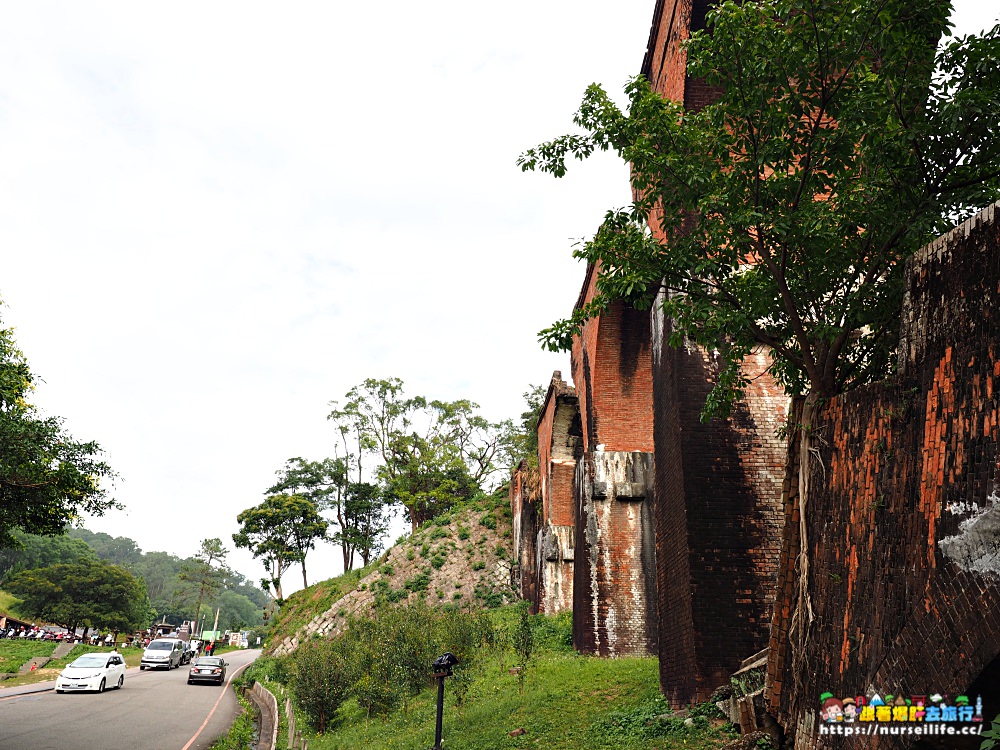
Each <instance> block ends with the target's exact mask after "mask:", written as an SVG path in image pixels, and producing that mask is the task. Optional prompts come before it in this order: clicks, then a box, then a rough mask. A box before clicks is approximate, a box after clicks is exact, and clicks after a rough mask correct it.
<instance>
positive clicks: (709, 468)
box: [654, 316, 787, 705]
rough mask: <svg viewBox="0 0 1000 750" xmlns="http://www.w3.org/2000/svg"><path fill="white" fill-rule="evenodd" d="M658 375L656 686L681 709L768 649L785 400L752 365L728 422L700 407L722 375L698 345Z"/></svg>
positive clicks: (673, 353)
mask: <svg viewBox="0 0 1000 750" xmlns="http://www.w3.org/2000/svg"><path fill="white" fill-rule="evenodd" d="M666 326H668V322H667V321H665V320H663V319H662V316H659V320H658V321H657V323H656V325H655V326H654V329H655V330H656V331H657V332H658V335H656V336H655V337H654V342H655V343H654V345H655V346H657V349H658V352H659V355H658V356H657V357H656V358H655V359H654V372H655V377H656V381H655V382H656V389H655V394H654V395H655V404H656V406H655V409H656V411H655V415H656V454H655V455H656V521H655V525H656V560H657V585H658V590H659V595H660V600H659V608H660V609H659V628H660V631H659V643H660V649H659V654H660V684H661V688H662V690H663V692H664V695H665V696H666V697H667V698H668V699H669V700H670V701H671V702H672V703H673V704H674V705H686V704H688V703H691V702H696V701H702V700H705V699H707V698H708V697H709V695H710V694H711V693H712V691H713V690H714V689H715V688H717V687H719V686H720V685H723V684H727V683H728V681H729V675H730V674H732V673H733V672H734V671H736V669H738V668H739V665H740V662H741V660H743V659H744V658H746V657H749V656H751V655H753V654H754V653H756V652H757V651H759V650H760V649H762V648H764V647H765V646H766V645H767V641H768V634H769V626H770V614H771V608H772V606H773V601H774V589H775V574H776V571H777V567H778V557H779V553H780V548H781V528H782V523H783V520H784V519H783V512H782V511H783V509H782V506H781V481H782V478H783V476H784V461H785V447H784V442H783V440H781V439H780V438H779V437H778V436H777V430H778V428H779V427H780V426H783V425H784V423H785V420H786V406H787V399H786V398H785V397H784V395H783V392H782V389H781V388H780V387H778V386H777V385H776V384H775V383H774V381H773V379H771V378H770V377H769V376H768V375H767V374H765V373H764V370H765V369H766V366H767V364H768V357H767V356H766V355H756V356H753V357H750V358H748V360H747V361H746V362H745V363H744V369H745V372H746V373H747V375H748V376H749V377H750V378H751V379H752V386H751V387H750V389H748V391H747V394H746V397H745V398H744V399H743V400H742V401H740V402H739V403H738V404H737V405H736V407H735V409H734V411H733V414H732V415H731V416H730V417H729V418H728V419H726V420H715V421H712V422H710V423H703V422H702V421H701V420H700V412H701V409H702V407H703V405H704V403H705V397H706V396H707V395H708V391H709V389H710V388H711V386H712V383H713V381H714V380H715V377H716V375H717V372H718V362H717V360H716V359H715V358H714V357H713V356H711V355H710V354H708V353H707V352H705V351H704V350H702V349H700V348H697V347H687V348H684V349H672V348H670V347H668V346H667V345H666V338H667V336H666V333H665V332H664V331H665V328H666Z"/></svg>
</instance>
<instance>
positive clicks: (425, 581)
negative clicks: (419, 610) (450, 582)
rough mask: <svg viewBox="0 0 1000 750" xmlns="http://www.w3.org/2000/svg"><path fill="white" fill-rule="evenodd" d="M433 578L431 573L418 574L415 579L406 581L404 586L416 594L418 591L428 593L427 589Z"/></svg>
mask: <svg viewBox="0 0 1000 750" xmlns="http://www.w3.org/2000/svg"><path fill="white" fill-rule="evenodd" d="M430 583H431V576H430V573H428V572H427V571H424V572H423V573H417V575H415V576H413V578H408V579H406V582H405V583H404V584H403V586H405V587H406V588H407V589H409V590H410V591H412V592H414V593H416V592H418V591H426V590H427V587H428V586H430Z"/></svg>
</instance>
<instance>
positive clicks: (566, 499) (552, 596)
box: [532, 371, 583, 614]
mask: <svg viewBox="0 0 1000 750" xmlns="http://www.w3.org/2000/svg"><path fill="white" fill-rule="evenodd" d="M582 439H583V433H582V427H581V424H580V407H579V400H578V399H577V396H576V391H575V390H574V389H573V388H572V387H571V386H569V385H567V384H566V383H565V382H563V379H562V373H560V372H558V371H556V372H554V373H553V374H552V380H551V382H550V383H549V389H548V391H547V392H546V394H545V400H544V401H543V402H542V412H541V416H540V418H539V420H538V465H539V473H540V496H541V504H542V507H541V515H540V517H539V523H538V526H537V529H536V539H535V540H534V544H533V545H532V548H533V550H534V553H535V559H534V566H535V578H536V580H537V581H538V591H537V596H536V597H535V599H533V600H532V602H533V604H534V606H535V608H536V610H537V611H539V612H545V613H547V614H556V613H557V612H561V611H563V610H566V609H570V608H571V607H572V606H573V556H574V547H575V534H576V513H575V509H574V501H573V474H574V472H575V470H576V460H577V457H578V456H579V455H580V453H581V451H582V447H581V442H582Z"/></svg>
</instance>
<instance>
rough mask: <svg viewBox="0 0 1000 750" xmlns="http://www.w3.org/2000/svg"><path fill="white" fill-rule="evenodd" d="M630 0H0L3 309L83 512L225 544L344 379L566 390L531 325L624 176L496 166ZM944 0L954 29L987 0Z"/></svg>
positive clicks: (601, 75) (639, 26) (621, 26)
mask: <svg viewBox="0 0 1000 750" xmlns="http://www.w3.org/2000/svg"><path fill="white" fill-rule="evenodd" d="M654 5H655V2H654V0H619V2H616V3H614V4H611V3H606V2H594V1H593V0H582V1H581V0H576V1H570V0H533V1H531V2H528V1H526V0H508V1H507V2H505V3H501V4H496V5H493V6H485V5H481V4H476V3H471V2H468V0H462V1H458V0H426V1H425V2H422V3H414V2H401V1H400V0H386V1H384V2H378V3H346V2H337V1H332V2H330V1H328V2H287V3H273V2H268V3H264V2H252V1H251V2H247V1H246V0H243V1H241V2H205V1H204V0H201V1H200V2H171V3H125V2H120V1H119V2H93V1H90V2H85V3H81V2H43V1H41V0H33V2H31V3H14V2H8V3H4V4H3V7H2V9H0V248H2V250H0V252H2V257H3V275H2V277H0V295H2V298H3V300H4V302H5V305H6V306H5V307H4V308H3V309H2V310H0V315H2V319H3V322H4V324H6V325H12V326H14V327H15V328H16V336H17V339H18V342H19V344H20V346H21V348H22V349H23V350H24V352H25V353H26V355H27V356H28V359H29V361H30V363H31V365H32V367H33V369H34V370H35V371H36V372H37V373H38V374H39V375H40V376H41V377H42V378H44V381H45V382H44V383H43V384H42V385H41V387H40V388H39V390H38V394H37V402H38V403H39V404H40V405H41V406H42V407H43V408H44V410H45V411H47V412H48V413H51V414H58V415H61V416H63V417H65V418H66V421H67V426H68V428H69V429H70V431H71V432H72V433H73V434H74V435H75V436H76V437H78V438H80V439H96V440H98V441H99V442H100V443H101V444H102V446H103V447H104V448H105V450H106V452H107V458H108V460H109V461H110V463H111V464H112V465H113V467H114V468H115V469H116V470H117V471H118V472H119V473H120V475H121V480H120V481H119V482H118V483H117V486H116V487H115V496H116V497H117V498H118V499H119V500H120V501H121V502H123V503H124V504H125V506H126V508H127V509H126V510H125V511H124V512H113V513H110V514H109V515H107V516H106V517H104V518H101V519H92V520H90V521H88V523H87V526H88V528H91V529H92V530H95V531H105V532H108V533H110V534H114V535H126V536H129V537H131V538H133V539H135V540H136V541H137V542H138V543H139V545H140V546H141V547H142V548H143V549H144V550H146V551H151V550H166V551H169V552H172V553H174V554H177V555H181V556H186V555H189V554H191V553H192V552H193V551H194V550H195V549H196V547H197V546H198V543H199V540H201V539H203V538H206V537H212V536H219V537H222V538H223V539H224V540H226V541H231V534H232V533H233V532H234V531H235V530H236V521H235V516H236V514H237V513H238V512H239V511H240V510H242V509H244V508H247V507H249V506H251V505H254V504H257V503H258V502H260V501H261V499H262V491H263V490H264V489H265V488H266V487H267V486H269V484H270V483H271V481H272V479H273V476H274V471H275V470H276V469H278V468H279V467H280V466H281V465H282V463H283V462H284V460H285V459H286V458H288V457H291V456H298V455H301V456H305V457H308V458H321V457H324V456H326V455H328V454H329V453H330V444H331V441H332V438H333V435H332V432H331V430H330V427H329V425H328V423H327V422H326V420H325V416H326V414H327V413H328V411H329V407H328V403H329V401H330V400H331V399H336V398H339V397H341V396H342V395H343V394H344V392H345V391H346V390H347V389H348V388H350V387H351V386H352V385H354V384H356V383H358V382H359V381H361V380H362V379H364V378H366V377H389V376H397V377H400V378H402V379H403V380H404V382H405V383H406V385H407V387H408V392H410V393H412V394H418V393H419V394H424V395H427V396H430V397H436V398H443V399H455V398H461V397H467V398H471V399H473V400H475V401H478V402H479V403H480V404H481V405H482V407H483V410H484V411H485V413H486V414H487V415H488V416H490V417H492V418H495V419H500V418H504V417H507V416H516V415H517V414H518V413H519V412H520V411H521V393H522V392H523V391H524V390H525V389H526V387H527V386H528V384H529V383H545V382H547V381H548V378H549V376H550V375H551V372H552V370H554V369H562V370H563V372H564V375H566V376H567V377H568V369H569V363H568V358H567V357H565V356H562V355H554V354H547V353H544V352H542V351H540V349H539V348H538V345H537V343H536V340H535V333H536V332H537V331H538V330H539V329H540V328H542V327H543V326H545V325H547V324H548V323H550V322H552V321H553V320H554V319H556V318H557V317H560V316H562V315H565V314H566V313H568V312H569V311H570V309H571V308H572V305H573V302H574V301H575V298H576V294H577V292H578V290H579V285H580V283H581V277H582V268H581V267H580V266H579V265H578V264H577V263H576V262H575V261H573V260H572V258H571V257H570V247H571V245H572V243H573V241H574V240H575V239H576V238H579V237H581V236H583V235H584V234H587V233H588V232H590V231H592V230H593V229H594V228H596V226H597V225H598V224H599V222H600V219H601V216H602V215H603V212H604V211H605V210H606V209H607V208H609V207H612V206H621V205H624V204H625V203H627V201H628V186H627V179H626V172H625V170H624V168H623V167H622V166H621V165H618V164H615V163H614V161H613V160H612V159H610V158H607V159H595V160H592V161H591V162H589V163H588V164H586V165H582V166H581V167H580V168H578V169H574V170H573V171H572V172H571V174H570V176H569V177H568V178H566V179H564V180H562V181H560V182H556V181H555V180H553V179H551V178H550V177H547V176H544V175H533V174H528V175H525V174H522V173H521V172H520V171H519V170H518V169H517V168H516V166H515V159H516V157H517V155H518V154H519V153H520V152H521V151H523V150H524V149H525V148H527V147H529V146H531V145H534V144H535V143H537V142H539V141H541V140H544V139H547V138H550V137H552V136H555V135H558V134H561V133H563V132H565V131H567V130H568V129H570V117H571V114H572V112H573V111H574V109H575V107H576V105H577V104H578V103H579V100H580V97H581V95H582V93H583V91H584V89H585V87H586V86H587V85H588V84H589V83H591V82H594V81H596V82H600V83H603V84H605V86H606V87H608V88H609V89H612V90H615V91H618V90H620V88H621V86H622V85H623V84H624V83H625V81H626V79H627V78H628V77H629V76H630V75H632V74H635V73H636V72H638V70H639V67H640V65H641V62H642V58H643V53H644V50H645V44H646V40H647V37H648V33H649V25H650V21H651V18H652V14H653V7H654ZM956 5H957V6H958V8H959V16H958V19H957V20H958V23H959V25H960V28H961V29H962V30H976V29H978V28H981V27H983V26H986V25H992V21H993V17H995V16H996V15H997V13H996V11H995V9H994V8H995V6H994V4H993V2H992V1H987V0H958V2H957V3H956ZM167 518H171V520H170V521H169V522H167V521H166V520H165V519H167ZM314 555H315V557H314V558H313V559H312V560H311V561H310V565H309V569H310V573H311V576H312V577H313V578H318V577H328V576H331V575H334V574H335V573H337V572H339V570H338V569H337V567H336V565H337V554H336V553H335V551H334V550H332V549H331V548H327V549H325V550H321V551H317V552H316V553H314ZM231 562H233V563H234V564H235V565H236V567H237V569H239V570H241V571H242V572H243V573H244V574H245V575H247V576H248V577H250V578H251V579H252V580H256V579H257V578H259V577H260V575H261V572H262V570H261V569H260V568H259V565H258V563H256V562H255V561H253V560H251V558H250V557H249V555H247V554H245V553H242V552H239V553H234V554H233V555H232V556H231ZM297 581H298V583H297ZM300 583H301V580H300V577H299V574H298V572H297V571H292V572H291V573H290V574H289V575H288V577H287V579H286V591H287V590H293V589H294V588H297V587H298V585H300Z"/></svg>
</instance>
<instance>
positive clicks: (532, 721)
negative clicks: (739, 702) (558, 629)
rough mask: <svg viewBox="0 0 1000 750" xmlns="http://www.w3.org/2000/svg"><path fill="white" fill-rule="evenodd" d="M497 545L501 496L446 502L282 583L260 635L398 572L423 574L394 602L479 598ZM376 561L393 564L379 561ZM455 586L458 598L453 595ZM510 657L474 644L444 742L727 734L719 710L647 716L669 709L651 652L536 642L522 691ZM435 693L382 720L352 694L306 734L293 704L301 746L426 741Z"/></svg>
mask: <svg viewBox="0 0 1000 750" xmlns="http://www.w3.org/2000/svg"><path fill="white" fill-rule="evenodd" d="M487 516H493V517H494V519H495V521H496V528H495V529H494V528H490V527H491V526H493V523H492V522H490V523H486V521H489V519H488V518H486V517H487ZM484 519H485V520H484ZM509 545H510V519H509V508H507V507H506V501H505V500H504V499H500V500H495V499H491V500H487V501H485V502H482V503H480V504H478V505H476V504H473V505H470V506H466V507H464V508H459V509H456V510H455V511H454V512H453V513H452V514H450V515H449V517H448V518H445V519H437V521H436V522H432V523H430V524H428V525H426V526H424V527H423V528H422V529H420V530H419V531H418V532H417V533H416V534H414V535H413V537H411V538H408V539H406V540H404V541H402V542H401V543H400V544H399V545H397V546H396V547H395V548H393V550H390V551H389V552H388V553H387V554H386V555H385V556H383V557H382V558H381V559H380V560H378V561H376V562H374V563H372V564H371V565H370V566H368V568H365V569H362V570H358V571H352V572H350V573H347V574H346V575H343V576H340V577H339V578H334V579H331V580H328V581H323V582H320V583H317V584H315V585H313V586H310V587H309V588H308V589H304V590H302V591H299V592H297V593H295V594H293V595H291V596H290V597H289V598H288V600H287V601H286V602H285V605H284V606H283V607H282V609H281V611H280V612H279V613H278V615H277V616H276V617H275V619H274V621H273V622H272V623H271V631H270V633H269V635H268V645H269V646H271V645H274V644H276V643H278V642H280V641H281V640H283V639H285V638H288V637H290V636H292V635H295V634H296V633H297V632H299V630H300V629H301V628H302V627H303V626H304V625H306V624H307V623H308V622H309V621H310V620H312V618H313V617H315V616H316V615H317V614H320V613H322V612H325V611H328V610H330V609H331V608H332V607H333V606H334V605H337V604H338V600H340V599H341V597H343V596H345V595H346V594H348V593H350V592H352V591H357V590H360V589H362V588H369V589H373V588H375V587H377V586H382V587H383V590H400V588H401V587H402V586H403V581H404V580H405V579H406V578H408V577H411V576H413V575H414V574H415V573H418V572H421V571H424V572H428V573H430V574H431V576H432V579H431V582H430V585H429V586H428V587H427V590H426V591H425V592H422V593H420V594H414V595H413V596H409V597H407V598H406V599H402V600H401V601H400V603H405V601H407V600H409V601H413V600H414V599H415V598H423V599H424V601H425V602H426V603H427V604H429V605H446V604H458V605H459V606H463V607H470V606H471V607H477V608H478V607H482V606H485V605H486V604H487V600H486V599H485V598H484V597H482V596H481V595H476V594H475V592H473V589H474V588H475V581H476V580H478V579H479V576H480V575H481V574H482V573H483V571H488V570H489V569H490V568H492V567H493V566H494V565H495V563H496V562H497V561H502V560H503V559H505V558H508V557H509V555H510V552H509ZM441 555H444V556H446V557H447V559H448V562H447V564H445V565H443V566H441V567H440V569H435V568H432V567H429V565H428V563H429V561H431V560H432V559H433V558H434V557H435V556H441ZM387 568H393V572H392V573H391V574H390V573H387V572H386V571H387ZM380 581H384V583H380ZM456 591H458V592H460V593H461V595H462V596H461V599H458V598H457V597H454V592H456ZM442 594H443V595H442ZM489 603H491V604H496V603H497V601H496V600H491V601H490V602H489ZM338 606H339V605H338ZM493 612H494V613H495V621H496V623H497V626H498V627H499V628H501V629H503V630H506V631H507V632H510V630H511V628H512V627H513V623H514V620H515V619H516V613H515V610H514V608H512V607H503V608H502V609H498V610H493ZM564 625H565V623H563V625H562V626H564ZM514 662H515V656H514V653H513V651H511V650H510V649H509V648H507V649H505V650H501V651H498V652H496V653H493V654H490V655H484V657H483V660H482V662H481V667H480V668H479V669H477V670H476V675H475V678H474V682H473V684H472V685H471V687H470V690H469V693H468V696H467V698H466V701H465V704H464V705H463V706H462V707H461V708H457V707H456V706H455V701H454V698H453V697H452V696H451V694H450V693H448V694H447V695H446V699H445V712H444V738H445V745H446V746H447V747H448V748H453V749H454V750H462V749H465V750H501V749H503V748H540V747H543V748H552V749H553V750H560V749H563V750H611V748H616V749H617V748H620V749H622V750H654V749H657V750H668V749H673V748H677V750H680V748H685V750H686V749H687V748H691V750H697V749H705V750H707V749H709V748H719V747H721V746H722V745H724V744H725V743H727V742H730V741H732V739H733V738H734V736H735V735H733V734H730V733H729V732H727V731H725V730H724V729H723V724H724V722H723V721H722V720H721V719H712V720H708V719H706V718H704V717H698V718H697V719H696V722H697V724H696V726H695V727H693V728H692V727H686V726H684V724H683V721H682V720H681V719H679V718H664V719H657V717H662V716H669V715H670V710H669V708H668V707H667V705H666V703H665V702H664V701H663V699H662V698H661V697H660V694H659V690H658V666H657V660H656V659H655V658H644V659H640V658H622V659H599V658H594V657H585V656H580V655H578V654H575V653H573V652H572V651H566V650H563V651H560V650H559V649H558V648H555V649H554V650H548V649H542V650H540V651H539V652H538V653H537V654H536V656H535V658H534V660H533V663H532V665H531V667H530V669H529V672H528V676H527V679H526V683H525V689H524V693H523V695H522V694H521V692H520V690H519V685H518V678H517V676H516V675H511V674H510V672H509V668H510V667H512V666H513V664H514ZM272 685H273V683H272ZM446 690H447V688H446ZM436 698H437V696H436V691H435V690H433V689H428V690H425V691H424V692H423V693H421V694H420V695H419V696H416V697H415V698H413V699H412V700H411V701H410V703H409V706H408V707H407V710H406V711H403V710H399V711H396V712H395V713H393V714H392V715H390V716H389V717H388V718H386V719H384V720H383V719H381V718H371V719H369V718H368V717H367V716H366V715H365V713H364V711H362V710H361V709H360V708H359V707H358V704H357V703H356V702H355V701H354V700H353V699H352V700H349V701H348V702H347V703H346V704H345V705H344V706H343V707H342V709H341V711H340V714H339V715H340V717H341V722H340V724H339V726H338V727H337V728H336V729H335V730H332V731H328V732H327V733H326V735H324V736H313V735H312V734H311V732H309V728H308V725H307V724H306V723H305V721H304V718H303V717H302V716H299V727H298V728H299V729H301V730H302V731H303V732H304V734H305V736H308V737H309V738H310V739H309V747H310V748H311V749H312V750H346V749H347V748H358V749H363V750H371V748H399V749H400V750H426V748H428V747H430V746H431V745H432V744H433V742H434V718H435V704H436ZM279 703H283V701H280V700H279ZM519 728H523V729H524V730H525V733H524V734H521V735H519V736H516V737H511V736H510V734H509V733H510V732H511V731H514V730H517V729H519Z"/></svg>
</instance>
